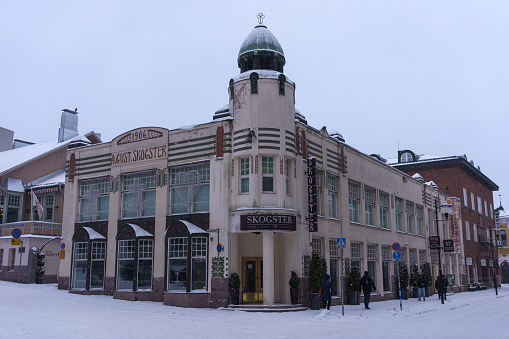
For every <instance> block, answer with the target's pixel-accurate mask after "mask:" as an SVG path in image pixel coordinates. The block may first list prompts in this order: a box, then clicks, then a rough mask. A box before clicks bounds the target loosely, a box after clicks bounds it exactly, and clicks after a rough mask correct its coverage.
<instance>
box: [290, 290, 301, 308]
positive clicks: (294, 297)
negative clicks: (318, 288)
mask: <svg viewBox="0 0 509 339" xmlns="http://www.w3.org/2000/svg"><path fill="white" fill-rule="evenodd" d="M290 300H291V302H292V304H293V305H295V304H298V303H299V289H298V288H290Z"/></svg>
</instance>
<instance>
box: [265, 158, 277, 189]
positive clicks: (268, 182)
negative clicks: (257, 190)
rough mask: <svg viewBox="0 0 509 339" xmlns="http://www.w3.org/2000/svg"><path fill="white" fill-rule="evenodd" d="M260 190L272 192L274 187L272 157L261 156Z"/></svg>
mask: <svg viewBox="0 0 509 339" xmlns="http://www.w3.org/2000/svg"><path fill="white" fill-rule="evenodd" d="M262 192H265V193H273V192H275V189H274V157H273V156H263V157H262Z"/></svg>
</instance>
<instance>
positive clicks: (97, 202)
mask: <svg viewBox="0 0 509 339" xmlns="http://www.w3.org/2000/svg"><path fill="white" fill-rule="evenodd" d="M85 185H87V186H90V189H88V190H87V189H86V186H85ZM84 186H85V187H84ZM110 192H111V182H110V178H93V179H87V180H81V181H80V182H79V197H78V200H79V202H78V210H79V212H78V220H79V221H80V222H85V221H92V222H95V221H100V220H108V219H109V206H110ZM87 201H90V202H89V206H90V207H88V208H87V209H88V210H89V211H86V212H84V211H83V209H84V205H85V204H86V202H87ZM103 208H104V209H103ZM85 215H87V216H89V218H88V217H85Z"/></svg>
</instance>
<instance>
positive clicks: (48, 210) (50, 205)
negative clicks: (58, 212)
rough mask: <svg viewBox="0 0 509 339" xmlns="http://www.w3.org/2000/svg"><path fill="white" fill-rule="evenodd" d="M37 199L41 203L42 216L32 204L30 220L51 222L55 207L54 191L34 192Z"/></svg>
mask: <svg viewBox="0 0 509 339" xmlns="http://www.w3.org/2000/svg"><path fill="white" fill-rule="evenodd" d="M35 196H36V197H37V200H38V201H39V202H40V203H41V205H42V211H43V212H42V216H40V215H39V211H38V210H37V206H32V220H41V221H48V222H53V214H54V213H53V212H54V209H55V193H45V194H36V195H35Z"/></svg>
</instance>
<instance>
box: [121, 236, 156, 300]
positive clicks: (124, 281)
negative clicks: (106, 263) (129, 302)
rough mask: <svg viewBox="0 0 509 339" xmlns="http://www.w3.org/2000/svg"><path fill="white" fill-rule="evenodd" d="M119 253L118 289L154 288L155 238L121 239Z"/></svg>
mask: <svg viewBox="0 0 509 339" xmlns="http://www.w3.org/2000/svg"><path fill="white" fill-rule="evenodd" d="M135 254H138V255H137V256H136V255H135ZM117 255H118V267H117V289H119V290H134V291H137V290H150V289H151V288H152V260H153V258H152V257H153V240H152V239H138V240H119V241H118V252H117Z"/></svg>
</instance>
